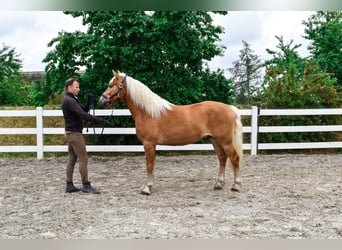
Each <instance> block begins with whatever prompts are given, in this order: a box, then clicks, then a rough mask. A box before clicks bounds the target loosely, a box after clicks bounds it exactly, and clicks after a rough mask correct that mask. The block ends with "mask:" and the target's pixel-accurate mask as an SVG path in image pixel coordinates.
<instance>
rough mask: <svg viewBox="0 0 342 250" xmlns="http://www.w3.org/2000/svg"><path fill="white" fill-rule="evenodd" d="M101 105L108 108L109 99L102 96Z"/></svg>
mask: <svg viewBox="0 0 342 250" xmlns="http://www.w3.org/2000/svg"><path fill="white" fill-rule="evenodd" d="M99 105H100V106H101V107H106V106H108V105H109V99H108V98H107V97H106V96H104V95H102V96H101V97H100V99H99Z"/></svg>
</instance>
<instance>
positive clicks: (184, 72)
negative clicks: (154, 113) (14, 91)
mask: <svg viewBox="0 0 342 250" xmlns="http://www.w3.org/2000/svg"><path fill="white" fill-rule="evenodd" d="M65 13H66V14H68V15H71V16H73V17H82V19H83V24H84V25H87V26H88V30H87V32H86V33H82V32H80V31H77V32H73V33H68V32H60V33H59V36H58V37H56V38H54V39H53V40H52V41H51V42H50V43H49V44H48V45H49V46H50V47H54V49H53V50H52V51H51V52H49V53H48V55H47V56H46V58H45V59H44V62H46V63H47V66H46V80H45V82H44V83H42V84H40V86H37V88H39V91H37V95H36V97H37V98H36V104H40V105H41V104H43V103H46V102H47V101H48V98H51V97H53V95H54V94H55V93H60V92H61V91H62V90H63V84H64V81H65V78H67V77H69V76H73V75H75V74H76V72H77V71H78V70H79V69H81V68H85V73H84V75H83V76H82V89H89V90H90V89H91V90H92V91H93V93H95V94H96V95H100V94H101V93H102V92H103V91H104V89H105V87H106V86H107V84H108V81H109V80H110V78H111V74H112V73H111V72H112V69H114V70H120V71H121V72H125V73H127V74H129V75H132V76H133V77H134V78H136V79H139V80H140V81H142V82H143V83H145V84H146V85H148V86H149V87H150V88H151V89H152V90H153V91H155V92H156V93H157V94H160V95H161V96H162V97H164V98H166V99H168V100H170V101H171V102H174V103H175V104H186V103H193V102H198V101H201V100H203V99H204V97H205V95H204V93H203V92H204V89H205V87H206V88H208V86H204V84H205V83H204V82H203V80H202V78H203V61H204V60H211V59H212V58H213V57H214V56H218V55H222V53H223V50H224V47H223V46H219V45H217V44H216V42H217V41H218V40H219V35H220V34H221V33H222V32H223V29H222V28H221V27H219V26H214V25H213V24H212V18H211V16H210V13H208V12H199V11H186V12H183V11H167V12H166V11H157V12H144V11H134V12H133V11H101V12H96V11H95V12H94V11H73V12H65ZM221 14H226V13H225V12H222V13H221ZM205 72H206V73H207V74H209V77H210V74H212V73H211V72H209V71H205ZM220 74H222V75H223V73H222V72H221V73H220ZM215 77H216V74H213V78H215ZM225 83H226V84H227V85H228V84H229V80H227V79H225ZM209 87H210V86H209ZM38 93H40V94H41V95H38ZM80 96H81V97H82V95H80ZM226 100H227V101H229V100H230V99H229V96H228V97H227V99H226ZM226 100H223V101H226Z"/></svg>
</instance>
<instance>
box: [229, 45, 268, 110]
mask: <svg viewBox="0 0 342 250" xmlns="http://www.w3.org/2000/svg"><path fill="white" fill-rule="evenodd" d="M242 43H243V49H242V50H240V55H239V60H236V61H234V62H233V67H232V68H229V69H228V70H229V71H230V73H231V74H232V80H233V86H234V89H235V91H236V92H237V100H236V101H237V103H239V104H249V103H250V100H251V97H252V96H253V95H254V93H255V91H256V89H257V88H258V87H259V86H260V81H261V74H260V68H261V66H262V64H261V60H260V59H259V56H258V55H256V54H255V53H254V51H253V50H252V49H251V48H250V45H249V44H248V43H247V42H245V41H242Z"/></svg>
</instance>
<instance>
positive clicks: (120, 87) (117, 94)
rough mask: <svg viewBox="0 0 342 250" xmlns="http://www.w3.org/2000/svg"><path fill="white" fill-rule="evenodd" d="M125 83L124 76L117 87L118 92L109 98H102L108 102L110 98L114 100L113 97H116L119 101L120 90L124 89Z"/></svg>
mask: <svg viewBox="0 0 342 250" xmlns="http://www.w3.org/2000/svg"><path fill="white" fill-rule="evenodd" d="M125 81H126V75H125V77H124V78H123V79H122V81H121V83H120V85H119V88H118V90H117V91H116V92H115V93H114V94H112V95H111V96H110V97H107V96H105V95H103V94H102V97H103V98H105V99H106V100H108V101H110V100H111V99H112V98H114V97H115V96H118V97H119V99H120V92H121V90H122V89H123V87H124V84H125Z"/></svg>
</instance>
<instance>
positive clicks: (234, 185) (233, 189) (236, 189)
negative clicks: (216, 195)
mask: <svg viewBox="0 0 342 250" xmlns="http://www.w3.org/2000/svg"><path fill="white" fill-rule="evenodd" d="M230 191H232V192H240V189H239V185H238V184H237V183H234V184H233V186H232V188H231V189H230Z"/></svg>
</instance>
